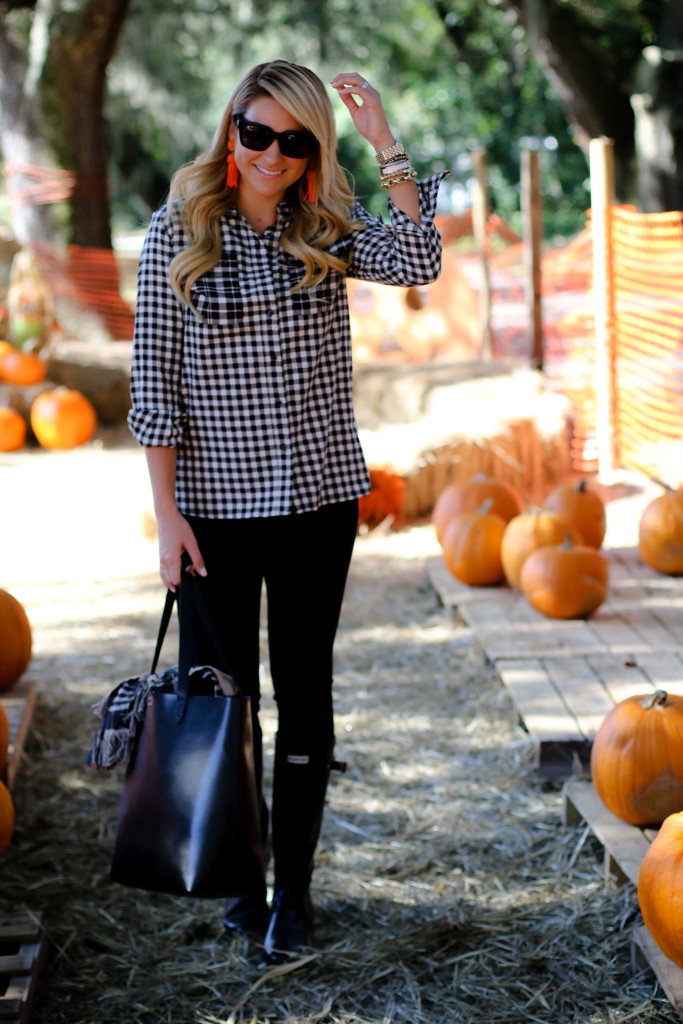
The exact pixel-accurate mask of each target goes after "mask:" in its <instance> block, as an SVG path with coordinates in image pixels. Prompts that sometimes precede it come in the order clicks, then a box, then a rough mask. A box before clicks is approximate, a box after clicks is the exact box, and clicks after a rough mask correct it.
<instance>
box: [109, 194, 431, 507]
mask: <svg viewBox="0 0 683 1024" xmlns="http://www.w3.org/2000/svg"><path fill="white" fill-rule="evenodd" d="M443 177H444V175H443V174H438V175H434V176H433V177H431V178H428V179H427V180H426V181H424V182H420V184H419V191H420V214H421V219H420V225H419V226H418V225H417V224H415V223H414V222H413V221H412V220H411V219H410V217H408V216H406V214H404V213H402V212H401V211H400V210H399V209H398V207H396V206H395V205H394V204H393V203H392V202H391V200H390V201H389V209H390V214H391V226H387V225H385V224H384V223H383V222H382V221H381V219H377V220H375V219H374V218H373V217H371V215H370V214H369V213H368V212H367V211H366V210H364V209H363V207H362V206H360V205H359V204H358V203H356V204H355V207H354V210H353V220H354V221H360V222H362V223H363V225H364V226H363V228H354V229H353V230H352V231H350V233H349V234H348V235H346V236H344V238H342V239H340V240H338V241H337V242H335V243H334V245H333V246H331V248H330V251H333V252H335V253H337V254H339V255H344V257H345V258H349V257H350V258H351V264H350V266H349V268H348V271H347V273H348V275H349V276H352V277H357V278H362V279H364V280H368V281H381V282H385V283H387V284H394V285H420V284H427V283H429V282H430V281H433V280H434V279H435V278H436V277H438V275H439V271H440V269H441V239H440V237H439V234H438V231H437V230H436V228H435V227H434V211H435V206H436V195H437V192H438V188H439V184H440V182H441V179H442V178H443ZM290 218H291V212H290V210H289V208H288V207H287V205H286V204H285V203H283V204H281V205H280V206H279V207H278V212H277V218H276V220H275V222H274V224H272V225H271V227H270V228H269V229H268V230H267V231H266V232H265V233H264V234H262V235H259V234H258V233H257V232H255V231H254V230H253V229H252V228H251V227H250V226H249V224H248V223H247V221H246V220H245V219H244V218H243V217H242V215H241V214H240V213H238V212H237V211H234V210H233V211H231V212H230V213H228V214H226V215H225V216H224V217H223V220H222V247H223V248H222V255H221V260H220V262H219V263H218V264H217V265H216V266H215V267H214V268H213V269H212V270H210V271H209V272H208V273H206V274H204V275H202V277H200V278H199V279H198V281H197V282H196V284H195V285H194V287H193V290H192V298H193V302H194V305H195V308H196V309H197V312H198V313H199V317H197V316H195V314H194V313H193V312H192V310H191V309H189V307H187V306H185V305H183V304H182V303H181V302H179V301H178V299H177V298H176V296H175V295H174V293H173V291H172V289H171V286H170V283H169V276H168V268H169V264H170V262H171V260H172V258H173V257H174V256H175V255H176V253H178V252H180V250H181V249H184V248H186V246H187V244H188V243H187V238H186V236H185V233H184V231H183V228H182V225H181V223H180V218H173V219H172V220H170V221H169V220H168V219H167V216H166V208H165V207H162V208H161V209H160V210H158V211H157V212H156V213H155V214H154V216H153V218H152V221H151V223H150V227H149V230H148V232H147V236H146V239H145V243H144V247H143V250H142V254H141V258H140V268H139V274H138V296H137V309H136V320H135V340H134V345H133V365H132V380H131V394H132V400H133V408H132V409H131V411H130V413H129V417H128V422H129V425H130V428H131V430H132V432H133V434H134V436H135V437H136V439H137V440H138V442H139V443H140V444H141V445H144V446H156V445H160V446H169V445H170V446H173V447H175V448H176V449H177V464H176V465H177V470H176V499H177V503H178V508H179V509H180V511H181V512H182V513H183V514H186V515H195V516H202V517H205V518H209V519H223V518H229V519H244V518H250V517H256V516H276V515H288V514H290V513H296V512H307V511H311V510H314V509H316V508H318V507H319V506H321V505H325V504H328V503H330V502H336V501H345V500H348V499H351V498H356V497H358V496H360V495H361V494H366V493H367V492H368V490H369V480H368V473H367V469H366V466H365V460H364V458H363V453H362V450H361V447H360V443H359V440H358V433H357V429H356V423H355V419H354V414H353V405H352V369H351V333H350V325H349V315H348V304H347V296H346V287H345V281H344V274H341V273H338V272H336V271H333V270H331V271H330V272H329V273H328V274H327V277H326V278H325V280H324V281H323V282H322V283H321V284H319V285H318V286H317V288H314V289H312V290H308V289H302V290H301V291H298V292H294V293H292V285H294V284H295V283H296V282H297V281H298V280H300V278H301V277H302V275H303V272H304V268H303V264H302V263H300V262H299V261H298V260H296V259H294V258H293V257H291V256H289V255H288V254H287V253H285V252H284V251H283V250H282V249H281V248H280V236H281V234H282V230H283V228H284V227H285V226H286V225H287V224H288V223H289V220H290Z"/></svg>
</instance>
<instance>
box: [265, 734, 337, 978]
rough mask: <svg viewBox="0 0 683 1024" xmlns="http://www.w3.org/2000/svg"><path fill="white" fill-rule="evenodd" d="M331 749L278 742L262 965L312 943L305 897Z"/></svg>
mask: <svg viewBox="0 0 683 1024" xmlns="http://www.w3.org/2000/svg"><path fill="white" fill-rule="evenodd" d="M331 767H332V747H331V746H327V747H325V748H324V749H322V750H321V749H320V748H317V749H309V750H303V749H301V748H300V747H296V748H288V747H286V746H285V744H284V743H283V742H282V741H280V740H279V739H276V742H275V771H274V776H273V855H274V858H275V886H274V896H273V906H272V916H271V919H270V925H269V926H268V932H267V934H266V939H265V949H266V959H267V961H268V962H269V963H281V962H283V961H284V960H286V959H287V956H288V954H292V953H299V952H300V951H301V950H302V949H304V948H305V947H306V946H310V945H311V944H312V942H313V930H314V920H313V904H312V902H311V897H310V893H309V886H310V882H311V876H312V874H313V857H314V854H315V848H316V845H317V843H318V837H319V835H320V828H321V825H322V818H323V807H324V804H325V793H326V791H327V783H328V780H329V777H330V769H331Z"/></svg>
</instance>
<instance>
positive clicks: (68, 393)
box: [31, 388, 97, 448]
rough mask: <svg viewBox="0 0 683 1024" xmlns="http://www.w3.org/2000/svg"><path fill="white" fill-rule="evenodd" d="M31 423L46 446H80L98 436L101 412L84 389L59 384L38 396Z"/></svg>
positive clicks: (32, 411)
mask: <svg viewBox="0 0 683 1024" xmlns="http://www.w3.org/2000/svg"><path fill="white" fill-rule="evenodd" d="M31 427H32V428H33V433H34V434H35V435H36V438H37V440H38V442H39V444H41V445H42V446H43V448H77V447H78V446H79V445H81V444H85V443H86V441H90V440H92V438H93V437H94V435H95V430H96V429H97V416H96V414H95V410H94V409H93V407H92V405H91V403H90V402H89V401H88V399H87V398H86V397H85V395H82V394H81V393H80V391H72V390H70V389H69V388H55V390H54V391H44V392H43V394H42V395H38V397H37V398H36V399H35V401H34V403H33V405H32V406H31Z"/></svg>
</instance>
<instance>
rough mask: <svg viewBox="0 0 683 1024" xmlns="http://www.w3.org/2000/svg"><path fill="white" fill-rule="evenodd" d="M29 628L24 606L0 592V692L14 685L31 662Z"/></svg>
mask: <svg viewBox="0 0 683 1024" xmlns="http://www.w3.org/2000/svg"><path fill="white" fill-rule="evenodd" d="M31 643H32V638H31V626H30V624H29V621H28V616H27V615H26V612H25V611H24V606H23V605H22V604H20V603H19V601H17V599H16V597H12V595H11V594H8V592H7V591H6V590H0V690H6V689H7V687H8V686H11V685H12V683H16V681H17V679H18V678H19V676H20V675H22V674H23V673H24V672H25V671H26V669H27V668H28V665H29V662H30V661H31Z"/></svg>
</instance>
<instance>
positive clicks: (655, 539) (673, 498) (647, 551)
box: [638, 487, 683, 576]
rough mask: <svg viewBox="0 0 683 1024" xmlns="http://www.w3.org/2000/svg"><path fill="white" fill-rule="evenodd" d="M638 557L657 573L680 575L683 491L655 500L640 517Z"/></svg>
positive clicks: (682, 571) (664, 495)
mask: <svg viewBox="0 0 683 1024" xmlns="http://www.w3.org/2000/svg"><path fill="white" fill-rule="evenodd" d="M638 550H639V552H640V557H641V558H642V560H643V561H644V562H645V564H646V565H649V566H650V568H651V569H655V570H656V571H657V572H663V573H666V574H668V575H671V576H676V575H678V574H680V573H683V487H681V488H679V489H678V490H677V491H667V492H666V494H662V495H660V496H659V498H655V499H654V501H651V502H650V504H649V505H648V506H647V508H646V509H645V511H644V512H643V514H642V516H641V517H640V525H639V527H638Z"/></svg>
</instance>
